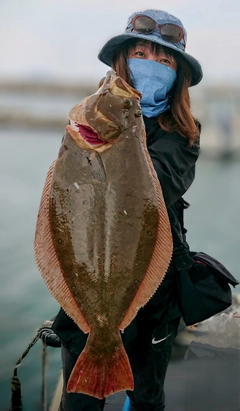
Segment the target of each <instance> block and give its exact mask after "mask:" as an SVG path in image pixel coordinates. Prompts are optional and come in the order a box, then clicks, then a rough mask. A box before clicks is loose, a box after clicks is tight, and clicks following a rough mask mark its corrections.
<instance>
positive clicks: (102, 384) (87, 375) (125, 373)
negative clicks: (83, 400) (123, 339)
mask: <svg viewBox="0 0 240 411" xmlns="http://www.w3.org/2000/svg"><path fill="white" fill-rule="evenodd" d="M133 388H134V382H133V374H132V370H131V366H130V363H129V359H128V356H127V353H126V351H125V349H124V347H123V345H122V343H121V344H119V346H118V347H117V349H115V350H114V352H113V353H112V354H110V353H109V352H108V353H107V354H106V353H105V355H104V354H101V353H100V352H96V351H95V350H93V349H92V347H88V345H87V344H86V347H85V349H84V350H83V351H82V353H81V354H80V356H79V357H78V359H77V362H76V364H75V366H74V368H73V370H72V373H71V375H70V377H69V380H68V384H67V392H69V393H70V392H74V393H83V394H88V395H91V396H93V397H97V398H99V399H102V398H106V397H107V396H108V395H110V394H112V393H114V392H118V391H125V390H133Z"/></svg>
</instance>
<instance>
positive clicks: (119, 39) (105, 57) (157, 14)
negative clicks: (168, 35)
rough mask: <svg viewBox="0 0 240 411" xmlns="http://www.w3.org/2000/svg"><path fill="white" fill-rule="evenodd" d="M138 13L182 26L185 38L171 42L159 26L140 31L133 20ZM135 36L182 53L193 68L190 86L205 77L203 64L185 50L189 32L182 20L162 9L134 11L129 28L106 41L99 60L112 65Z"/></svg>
mask: <svg viewBox="0 0 240 411" xmlns="http://www.w3.org/2000/svg"><path fill="white" fill-rule="evenodd" d="M138 15H143V16H148V17H151V18H152V19H153V20H155V22H156V23H157V24H158V25H163V24H169V23H170V24H174V25H177V26H179V27H181V29H182V30H183V38H182V39H181V40H180V41H179V42H177V43H171V42H170V41H167V40H166V39H164V38H163V37H162V36H161V33H160V30H159V29H158V28H156V29H155V30H154V31H153V32H151V33H139V32H137V31H135V30H134V28H133V24H132V21H133V19H134V17H135V16H138ZM133 38H138V39H144V40H148V41H152V42H154V43H157V44H161V45H162V46H165V47H168V48H170V49H172V50H175V51H176V52H178V53H179V54H181V56H182V57H183V58H184V60H185V61H186V62H187V64H188V65H189V67H190V69H191V73H192V81H191V84H190V86H195V85H196V84H198V83H199V82H200V81H201V79H202V77H203V73H202V68H201V65H200V63H199V62H198V61H197V60H196V59H195V58H194V57H193V56H191V55H190V54H187V53H186V52H185V46H186V41H187V32H186V30H185V28H184V26H183V24H182V22H181V21H180V20H179V19H178V18H177V17H174V16H173V15H171V14H169V13H167V12H165V11H162V10H145V11H142V12H136V13H133V14H132V15H131V16H130V17H129V19H128V23H127V28H126V30H125V32H124V33H123V34H120V35H119V36H115V37H112V38H111V39H110V40H108V41H107V42H106V44H105V45H104V46H103V48H102V49H101V50H100V52H99V54H98V58H99V60H100V61H102V62H103V63H105V64H106V65H107V66H111V64H112V61H113V57H114V55H115V53H116V51H117V50H118V48H119V47H120V46H121V45H122V44H123V43H124V42H125V41H127V40H129V39H133Z"/></svg>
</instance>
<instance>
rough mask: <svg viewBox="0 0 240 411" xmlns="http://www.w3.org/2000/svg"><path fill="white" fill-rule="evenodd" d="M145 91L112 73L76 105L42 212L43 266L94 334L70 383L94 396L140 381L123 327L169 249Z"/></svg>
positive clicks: (38, 244)
mask: <svg viewBox="0 0 240 411" xmlns="http://www.w3.org/2000/svg"><path fill="white" fill-rule="evenodd" d="M140 97H141V96H140V93H138V92H137V91H136V90H134V89H133V88H131V87H130V86H129V85H128V84H127V83H126V82H124V81H123V80H122V79H121V78H120V77H117V76H116V75H115V74H114V73H113V72H109V73H107V76H106V79H105V82H104V84H103V85H102V86H101V87H100V89H99V90H98V91H97V93H95V94H93V95H92V96H90V97H87V98H86V99H85V100H84V101H83V102H82V103H80V104H78V105H76V106H75V107H74V108H73V109H72V110H71V111H70V114H69V123H70V124H69V125H68V126H67V127H66V134H65V137H64V140H63V142H62V145H61V148H60V151H59V155H58V158H57V160H56V161H54V163H53V164H52V166H51V167H50V169H49V172H48V175H47V178H46V182H45V186H44V189H43V193H42V198H41V203H40V208H39V213H38V218H37V226H36V233H35V243H34V250H35V258H36V262H37V265H38V268H39V270H40V272H41V275H42V277H43V279H44V281H45V282H46V284H47V287H48V289H49V291H50V293H51V294H52V296H53V297H54V298H55V299H56V300H57V302H58V303H59V304H60V305H61V306H62V307H63V309H64V310H65V312H66V313H67V314H68V315H69V316H70V317H71V318H72V319H73V321H74V322H75V323H76V324H77V325H78V327H79V328H80V329H81V330H82V331H83V332H84V333H88V339H87V342H86V345H85V348H84V350H83V351H82V353H81V354H80V355H79V357H78V359H77V362H76V364H75V366H74V368H73V370H72V373H71V375H70V377H69V380H68V384H67V391H68V392H77V393H85V394H88V395H91V396H95V397H97V398H104V397H107V396H108V395H109V394H111V393H114V392H117V391H122V390H126V389H128V390H133V389H134V378H133V374H132V370H131V366H130V363H129V359H128V356H127V354H126V351H125V349H124V347H123V344H122V340H121V335H120V330H124V329H125V328H126V327H127V326H128V325H129V324H130V322H131V321H132V320H133V318H134V317H135V316H136V314H137V312H138V310H139V309H140V308H141V307H142V306H144V305H145V304H146V303H147V301H148V300H149V299H150V298H151V296H152V295H153V294H154V292H155V291H156V289H157V287H158V286H159V285H160V283H161V282H162V280H163V278H164V275H165V273H166V270H167V268H168V266H169V263H170V260H171V255H172V237H171V230H170V225H169V220H168V216H167V211H166V207H165V204H164V200H163V196H162V191H161V187H160V185H159V182H158V180H157V177H156V173H155V171H154V169H153V166H152V162H151V159H150V157H149V155H148V152H147V148H146V136H145V128H144V123H143V119H142V115H141V110H140V106H139V99H140Z"/></svg>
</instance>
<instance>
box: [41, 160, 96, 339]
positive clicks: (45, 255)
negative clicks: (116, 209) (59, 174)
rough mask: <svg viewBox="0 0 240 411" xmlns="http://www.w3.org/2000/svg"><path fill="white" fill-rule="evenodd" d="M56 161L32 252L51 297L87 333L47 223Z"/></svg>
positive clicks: (42, 204)
mask: <svg viewBox="0 0 240 411" xmlns="http://www.w3.org/2000/svg"><path fill="white" fill-rule="evenodd" d="M55 163H56V161H54V163H53V164H52V166H51V167H50V169H49V171H48V174H47V177H46V181H45V185H44V189H43V193H42V198H41V202H40V208H39V212H38V218H37V226H36V233H35V241H34V252H35V258H36V262H37V266H38V268H39V271H40V273H41V275H42V277H43V279H44V281H45V283H46V284H47V287H48V289H49V291H50V293H51V294H52V296H53V297H54V298H55V299H56V300H57V302H58V303H59V304H60V305H61V306H62V307H63V308H64V310H66V311H67V314H68V315H69V316H70V317H71V318H72V319H73V321H74V322H75V323H76V324H77V325H78V326H79V327H80V328H81V329H82V331H83V332H85V333H88V332H89V330H90V327H89V325H88V323H87V321H86V320H85V318H84V317H83V315H82V313H81V311H80V309H79V307H78V305H77V304H76V302H75V301H74V298H73V296H72V294H71V292H70V290H69V288H68V286H67V283H66V281H65V279H64V276H63V273H62V270H61V266H60V264H59V261H58V258H57V254H56V251H55V248H54V243H53V240H52V232H51V227H50V223H49V198H50V190H51V182H52V176H53V171H54V167H55Z"/></svg>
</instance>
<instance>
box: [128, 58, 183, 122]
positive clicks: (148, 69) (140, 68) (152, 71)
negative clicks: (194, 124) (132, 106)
mask: <svg viewBox="0 0 240 411" xmlns="http://www.w3.org/2000/svg"><path fill="white" fill-rule="evenodd" d="M128 67H129V69H130V71H131V73H130V74H131V80H132V82H133V87H134V88H135V89H136V90H138V91H140V93H141V94H142V99H141V101H140V104H141V108H142V113H143V115H144V116H146V117H157V116H159V114H160V113H163V112H164V111H166V110H167V109H168V108H169V107H170V105H169V95H168V93H169V91H170V90H171V88H172V86H173V84H174V81H175V80H176V77H177V74H176V72H175V71H174V70H173V69H172V68H170V67H168V66H165V65H164V64H161V63H158V62H156V61H154V60H145V59H138V58H132V59H129V60H128Z"/></svg>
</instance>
